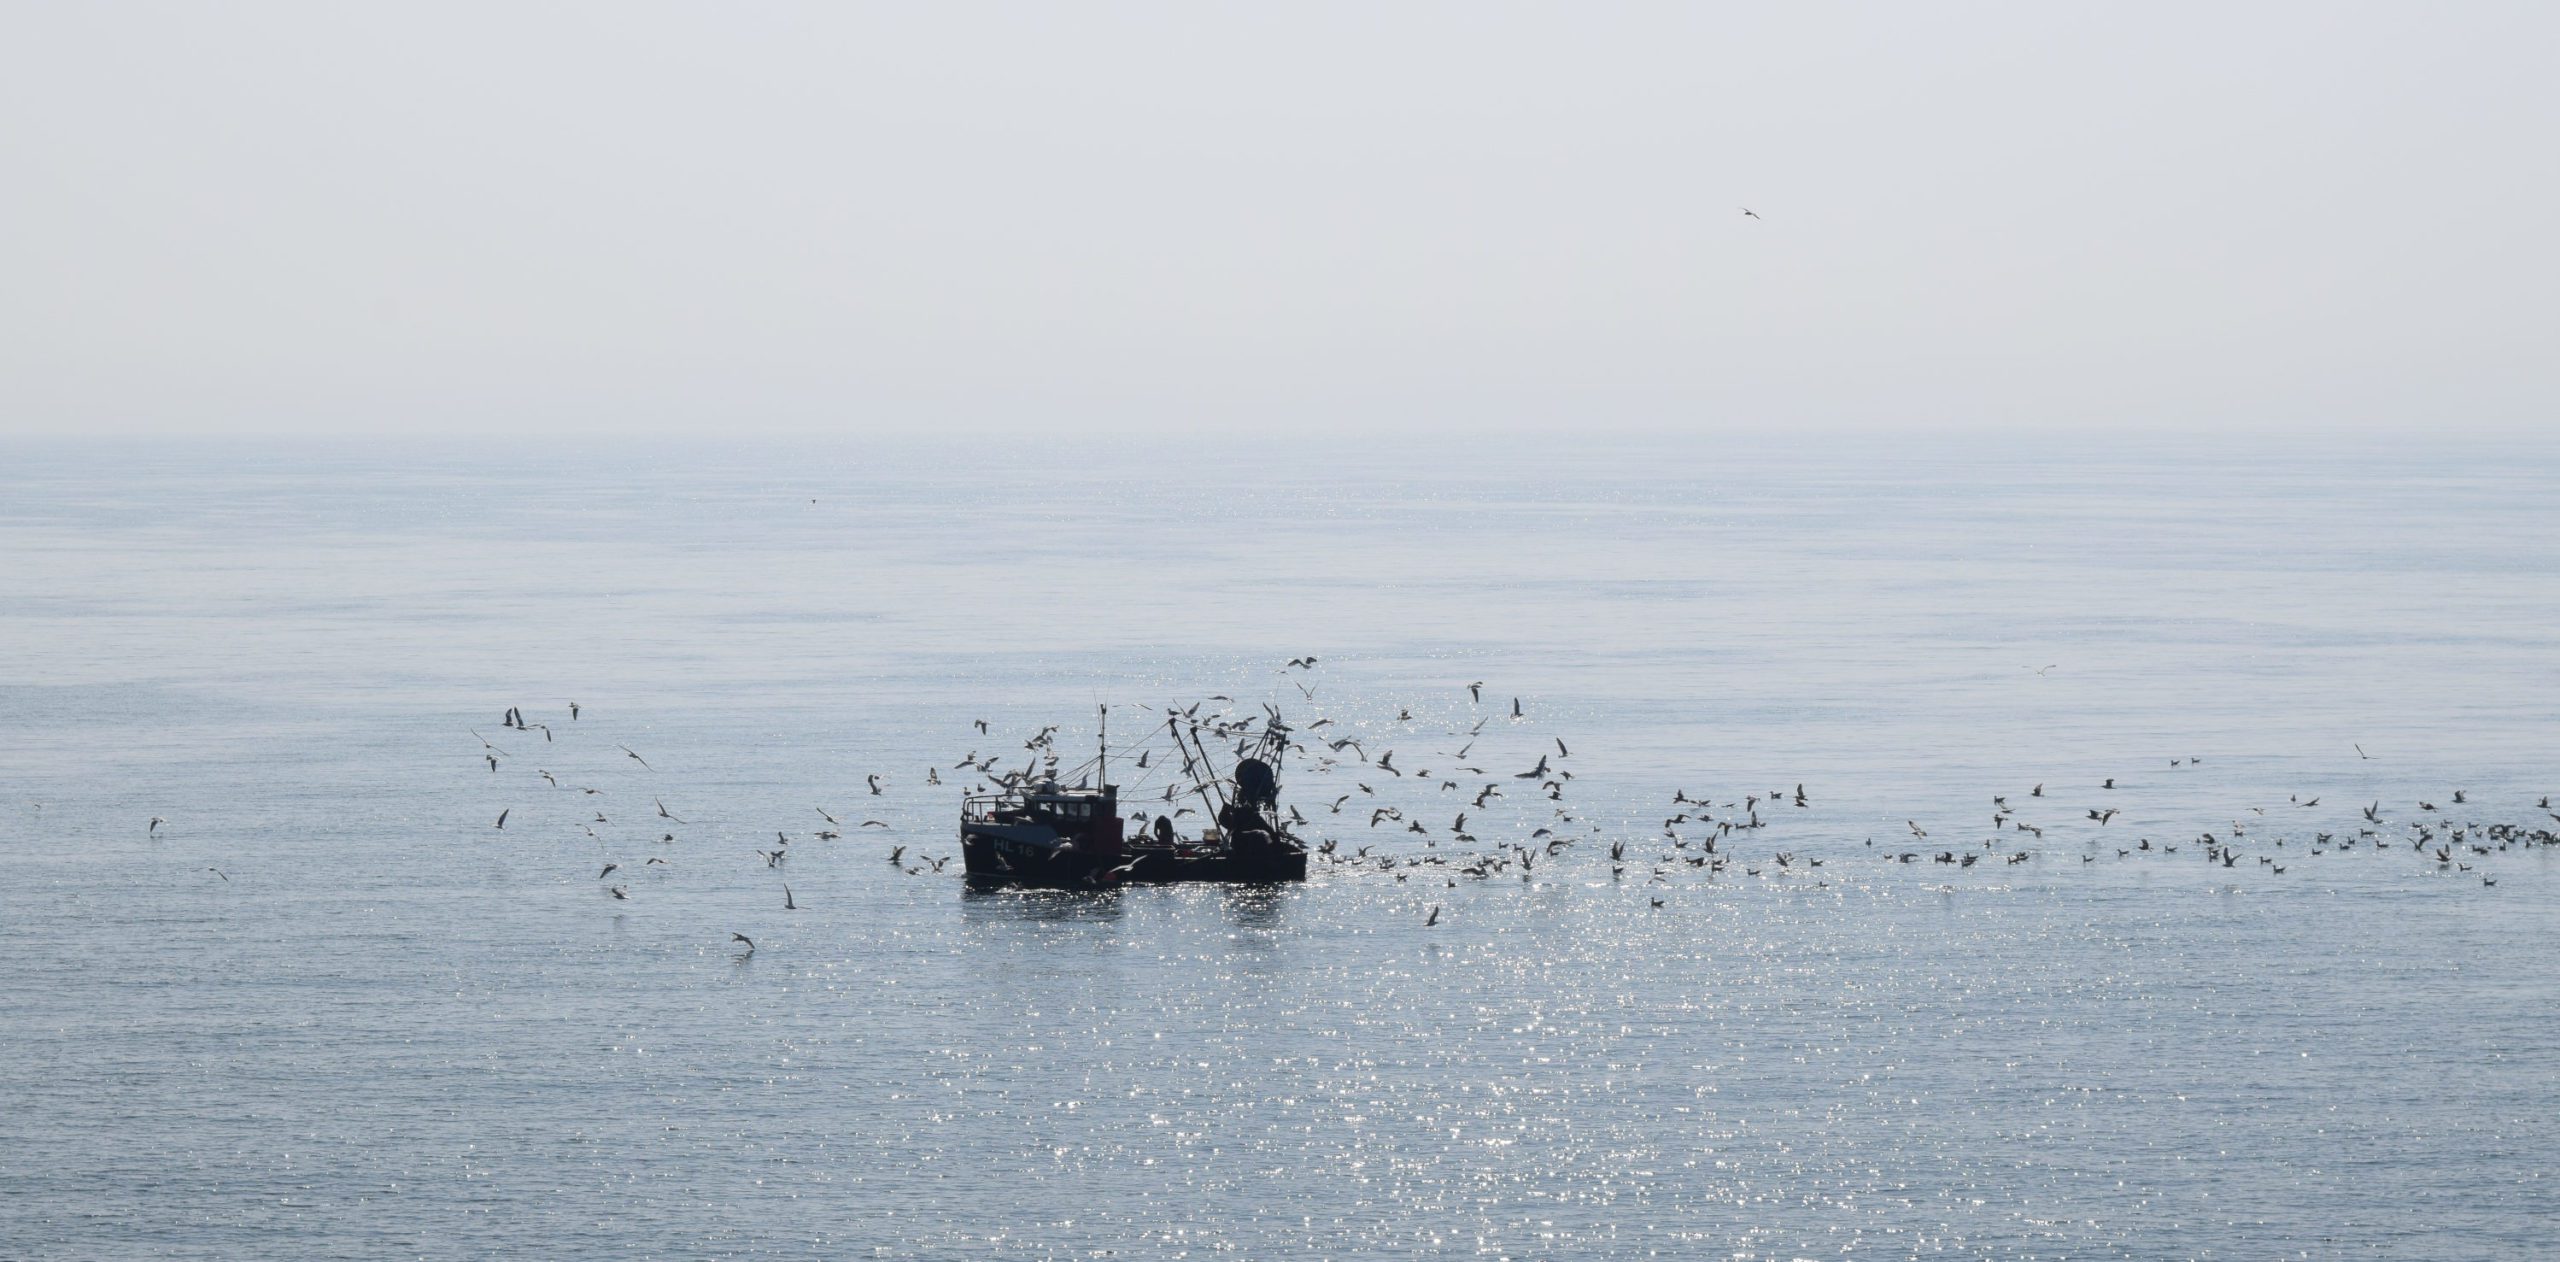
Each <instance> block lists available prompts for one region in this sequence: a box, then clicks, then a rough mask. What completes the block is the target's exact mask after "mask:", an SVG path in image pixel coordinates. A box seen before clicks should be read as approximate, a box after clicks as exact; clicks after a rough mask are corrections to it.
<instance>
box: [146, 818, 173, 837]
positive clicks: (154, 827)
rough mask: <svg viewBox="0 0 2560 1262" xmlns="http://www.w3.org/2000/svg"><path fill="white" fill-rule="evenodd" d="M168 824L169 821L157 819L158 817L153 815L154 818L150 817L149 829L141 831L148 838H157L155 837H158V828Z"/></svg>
mask: <svg viewBox="0 0 2560 1262" xmlns="http://www.w3.org/2000/svg"><path fill="white" fill-rule="evenodd" d="M168 822H169V821H167V820H165V819H162V818H160V817H159V816H157V815H154V816H152V817H151V827H149V828H147V829H145V830H143V831H144V832H145V833H146V834H148V835H150V836H153V837H157V836H159V835H160V826H161V825H162V824H166V823H168Z"/></svg>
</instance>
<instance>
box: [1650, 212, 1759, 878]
mask: <svg viewBox="0 0 2560 1262" xmlns="http://www.w3.org/2000/svg"><path fill="white" fill-rule="evenodd" d="M1742 213H1743V214H1746V215H1749V216H1751V217H1752V218H1754V219H1757V218H1759V217H1760V212H1759V211H1756V210H1753V209H1752V208H1750V207H1748V206H1745V207H1743V208H1742ZM1661 905H1662V904H1660V903H1656V904H1654V906H1656V907H1659V906H1661Z"/></svg>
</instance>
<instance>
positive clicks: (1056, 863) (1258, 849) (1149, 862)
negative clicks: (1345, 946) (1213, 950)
mask: <svg viewBox="0 0 2560 1262" xmlns="http://www.w3.org/2000/svg"><path fill="white" fill-rule="evenodd" d="M960 855H961V861H962V863H963V864H964V866H965V870H966V871H967V874H968V877H969V882H970V884H972V885H978V886H992V885H1020V886H1031V887H1035V888H1041V889H1075V890H1090V889H1109V888H1112V887H1114V886H1119V885H1174V884H1179V883H1183V882H1189V881H1204V882H1216V883H1223V884H1234V885H1270V884H1277V883H1281V882H1290V881H1304V880H1306V879H1307V852H1306V851H1305V850H1304V849H1303V848H1301V847H1299V846H1297V845H1295V844H1292V843H1288V842H1270V843H1265V844H1262V845H1233V846H1226V847H1217V848H1200V847H1185V846H1170V847H1167V846H1129V847H1127V848H1125V849H1124V850H1122V851H1121V853H1119V854H1117V855H1110V856H1097V855H1093V854H1089V853H1086V852H1084V851H1082V850H1079V849H1077V848H1075V847H1073V846H1058V845H1041V844H1039V843H1038V842H1036V841H1034V840H1031V839H1027V838H1024V837H1021V836H1007V835H1005V834H1004V833H1002V832H995V831H984V832H982V831H979V830H976V829H971V830H968V831H965V832H963V833H962V834H961V838H960Z"/></svg>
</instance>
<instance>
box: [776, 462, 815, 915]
mask: <svg viewBox="0 0 2560 1262" xmlns="http://www.w3.org/2000/svg"><path fill="white" fill-rule="evenodd" d="M813 502H814V501H813ZM782 910H784V911H798V910H800V904H798V903H795V902H793V901H791V887H790V886H788V885H785V886H783V887H782Z"/></svg>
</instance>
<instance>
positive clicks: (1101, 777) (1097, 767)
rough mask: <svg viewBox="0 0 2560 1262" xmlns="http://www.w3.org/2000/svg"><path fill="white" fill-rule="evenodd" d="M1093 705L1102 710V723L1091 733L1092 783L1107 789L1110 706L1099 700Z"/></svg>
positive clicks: (1109, 772)
mask: <svg viewBox="0 0 2560 1262" xmlns="http://www.w3.org/2000/svg"><path fill="white" fill-rule="evenodd" d="M1095 706H1096V708H1098V709H1100V710H1101V711H1102V723H1101V725H1100V726H1098V727H1096V728H1095V729H1094V733H1093V783H1094V787H1095V788H1100V789H1107V788H1110V787H1111V707H1110V706H1107V705H1103V704H1101V703H1100V702H1096V703H1095Z"/></svg>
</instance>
